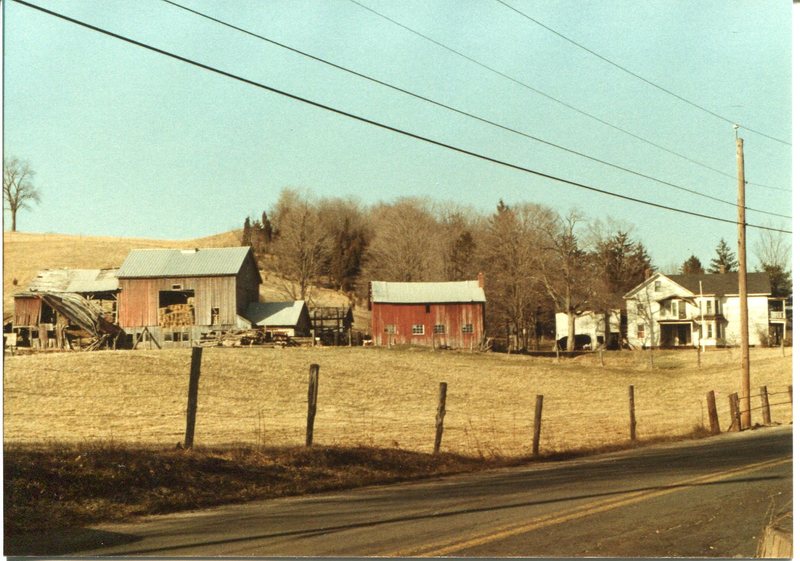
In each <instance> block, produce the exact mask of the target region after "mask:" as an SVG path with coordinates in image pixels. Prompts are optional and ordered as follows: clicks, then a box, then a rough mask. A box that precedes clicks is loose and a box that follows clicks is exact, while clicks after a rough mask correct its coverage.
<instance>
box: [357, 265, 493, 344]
mask: <svg viewBox="0 0 800 561" xmlns="http://www.w3.org/2000/svg"><path fill="white" fill-rule="evenodd" d="M369 304H370V309H371V310H372V321H371V328H372V339H373V342H374V344H375V345H378V346H392V345H423V346H429V347H434V348H453V349H477V348H480V346H481V344H482V343H483V341H484V331H485V318H486V294H485V293H484V290H483V278H482V276H479V278H478V280H471V281H469V280H468V281H455V282H385V281H372V282H371V283H370V299H369Z"/></svg>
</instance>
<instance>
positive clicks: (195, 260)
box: [117, 246, 250, 279]
mask: <svg viewBox="0 0 800 561" xmlns="http://www.w3.org/2000/svg"><path fill="white" fill-rule="evenodd" d="M249 252H250V248H249V247H247V246H243V247H212V248H202V249H133V250H131V252H130V253H129V254H128V257H126V258H125V262H124V263H122V267H120V268H119V272H118V273H117V276H118V277H119V278H121V279H122V278H143V277H207V276H219V275H236V274H238V273H239V271H240V270H241V268H242V264H243V263H244V261H245V259H247V255H248V253H249Z"/></svg>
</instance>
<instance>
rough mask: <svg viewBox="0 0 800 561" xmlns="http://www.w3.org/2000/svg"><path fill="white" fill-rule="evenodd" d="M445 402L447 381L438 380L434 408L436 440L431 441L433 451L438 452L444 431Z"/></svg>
mask: <svg viewBox="0 0 800 561" xmlns="http://www.w3.org/2000/svg"><path fill="white" fill-rule="evenodd" d="M446 402H447V382H439V408H438V409H437V410H436V440H434V442H433V453H434V454H438V453H439V449H440V448H441V446H442V433H443V432H444V414H445V404H446Z"/></svg>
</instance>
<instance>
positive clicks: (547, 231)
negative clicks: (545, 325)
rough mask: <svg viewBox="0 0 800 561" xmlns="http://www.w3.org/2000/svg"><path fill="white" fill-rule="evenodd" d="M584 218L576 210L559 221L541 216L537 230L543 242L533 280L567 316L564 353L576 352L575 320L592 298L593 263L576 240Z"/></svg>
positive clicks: (547, 215) (545, 214)
mask: <svg viewBox="0 0 800 561" xmlns="http://www.w3.org/2000/svg"><path fill="white" fill-rule="evenodd" d="M582 220H583V218H582V216H581V215H580V213H578V212H577V211H575V210H572V211H570V212H569V213H568V214H567V215H566V216H564V217H561V216H559V215H557V214H555V213H554V212H552V211H549V212H547V213H542V214H541V217H540V220H538V222H537V228H538V230H539V232H540V235H541V239H542V247H541V251H539V252H537V253H536V262H537V271H536V276H537V278H538V280H539V282H541V283H542V285H543V286H544V288H545V290H546V291H547V293H548V294H549V295H550V298H551V299H552V300H553V303H554V304H555V307H556V311H560V312H564V313H565V314H567V350H568V351H572V350H575V318H576V316H578V315H580V314H581V313H583V312H584V311H585V310H586V309H587V308H588V306H589V304H590V302H591V297H592V295H593V290H594V286H593V284H594V283H593V280H592V279H593V277H594V276H595V275H593V274H592V263H591V260H590V259H588V256H587V254H586V251H585V250H584V249H583V248H581V246H580V243H579V239H578V225H579V224H580V223H581V222H582Z"/></svg>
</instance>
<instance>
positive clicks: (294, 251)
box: [273, 189, 330, 300]
mask: <svg viewBox="0 0 800 561" xmlns="http://www.w3.org/2000/svg"><path fill="white" fill-rule="evenodd" d="M319 214H320V213H319V209H318V208H317V207H316V206H315V204H314V201H313V200H311V197H310V195H309V194H306V195H305V196H303V195H301V194H300V193H299V192H297V191H294V190H288V189H286V190H284V191H283V192H282V193H281V196H280V197H279V199H278V202H277V204H276V206H275V212H274V215H275V217H276V218H275V221H276V222H277V228H278V231H279V232H280V235H279V237H278V238H277V240H276V241H275V242H274V243H273V252H274V255H275V265H276V268H277V271H278V273H279V274H280V275H281V276H282V277H283V287H282V288H283V291H284V292H285V293H286V295H287V296H289V297H290V298H292V299H294V300H305V299H310V298H311V296H312V294H311V290H312V288H313V287H314V284H315V281H316V280H317V279H318V277H319V276H320V274H321V273H322V269H323V264H324V263H325V259H326V256H327V255H328V253H329V251H330V249H329V245H330V240H329V238H328V234H327V231H326V229H325V227H324V226H323V224H322V221H321V220H320V215H319Z"/></svg>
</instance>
